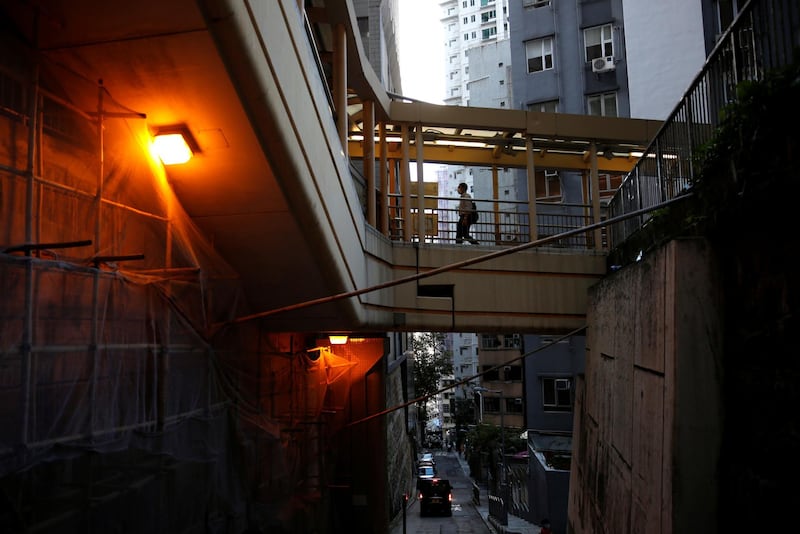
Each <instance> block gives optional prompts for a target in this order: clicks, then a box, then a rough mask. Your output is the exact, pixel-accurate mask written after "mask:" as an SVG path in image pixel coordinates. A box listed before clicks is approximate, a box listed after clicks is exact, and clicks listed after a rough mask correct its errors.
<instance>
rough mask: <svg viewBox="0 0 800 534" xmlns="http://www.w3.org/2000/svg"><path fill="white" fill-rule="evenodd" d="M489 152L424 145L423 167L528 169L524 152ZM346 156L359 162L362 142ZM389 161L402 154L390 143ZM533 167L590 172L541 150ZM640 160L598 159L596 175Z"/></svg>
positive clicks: (578, 156) (352, 144)
mask: <svg viewBox="0 0 800 534" xmlns="http://www.w3.org/2000/svg"><path fill="white" fill-rule="evenodd" d="M492 152H493V151H492V149H491V148H468V147H454V146H442V145H425V150H424V153H423V157H424V158H425V163H443V164H448V165H472V166H480V167H491V166H493V165H496V166H498V167H505V168H512V169H513V168H519V169H524V168H526V167H527V160H526V158H525V152H524V151H522V150H514V151H513V152H512V154H506V153H504V152H500V154H499V155H498V157H494V156H493V154H492ZM348 153H349V154H350V157H353V158H362V157H363V156H364V146H363V143H362V142H361V141H349V142H348ZM387 155H388V157H389V158H390V159H400V158H401V157H402V151H401V147H400V145H399V143H390V144H389V150H388V153H387ZM416 158H417V150H416V147H414V146H410V147H409V159H411V160H416ZM533 161H534V165H535V166H536V167H537V168H541V169H555V170H586V171H589V170H591V161H590V158H586V157H585V156H584V154H583V153H582V152H581V153H575V154H564V153H559V152H553V151H547V150H540V151H536V152H535V153H534V155H533ZM637 161H639V158H636V157H627V158H626V157H614V158H612V159H607V158H597V170H598V171H599V172H612V173H627V172H629V171H630V170H631V169H633V167H634V165H636V162H637Z"/></svg>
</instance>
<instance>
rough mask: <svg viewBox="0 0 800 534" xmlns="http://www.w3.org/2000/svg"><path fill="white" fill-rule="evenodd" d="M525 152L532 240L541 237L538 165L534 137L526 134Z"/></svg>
mask: <svg viewBox="0 0 800 534" xmlns="http://www.w3.org/2000/svg"><path fill="white" fill-rule="evenodd" d="M525 154H526V155H527V156H528V157H527V173H528V218H529V220H530V233H531V235H530V240H531V241H536V240H537V239H539V228H538V225H537V221H536V167H535V166H534V163H533V138H532V137H531V136H530V135H526V136H525Z"/></svg>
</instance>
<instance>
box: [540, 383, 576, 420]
mask: <svg viewBox="0 0 800 534" xmlns="http://www.w3.org/2000/svg"><path fill="white" fill-rule="evenodd" d="M542 407H543V408H544V409H545V410H546V411H555V412H570V411H572V379H571V378H554V377H543V378H542Z"/></svg>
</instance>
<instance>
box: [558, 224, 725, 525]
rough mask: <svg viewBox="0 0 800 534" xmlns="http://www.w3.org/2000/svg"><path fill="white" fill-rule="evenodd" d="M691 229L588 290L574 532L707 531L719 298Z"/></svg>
mask: <svg viewBox="0 0 800 534" xmlns="http://www.w3.org/2000/svg"><path fill="white" fill-rule="evenodd" d="M710 258H711V254H710V252H709V249H708V245H707V243H706V242H705V241H703V240H680V241H672V242H670V243H668V244H667V245H665V246H664V247H663V248H661V249H659V250H658V251H656V252H653V253H652V254H651V255H648V256H646V257H645V258H644V259H643V260H642V261H641V262H639V263H637V264H633V265H631V266H628V267H626V268H624V269H622V270H621V271H619V272H617V273H616V274H614V275H612V276H609V277H607V278H606V279H604V280H603V281H602V282H600V283H598V284H597V285H596V286H594V287H593V288H592V289H591V290H590V292H589V311H588V324H589V329H588V331H587V361H586V374H585V382H584V383H580V384H579V387H578V398H577V401H576V406H575V431H574V437H575V448H574V451H573V453H574V455H573V465H572V471H571V479H570V499H569V512H568V515H569V522H570V527H571V528H572V531H573V532H575V533H578V534H580V533H584V532H585V533H590V532H647V533H648V534H652V533H655V534H658V533H670V532H688V531H692V532H714V531H715V517H716V502H717V497H716V495H717V485H716V481H715V470H716V468H717V460H718V455H719V446H720V434H721V415H720V412H721V408H720V407H721V399H720V390H721V384H720V380H721V376H720V373H719V371H718V369H719V361H718V358H719V357H720V352H721V350H720V349H721V332H720V311H721V310H720V306H719V299H718V289H717V287H718V286H717V283H716V278H715V273H716V268H715V266H714V264H713V262H712V260H711V259H710Z"/></svg>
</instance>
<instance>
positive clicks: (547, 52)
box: [525, 37, 553, 72]
mask: <svg viewBox="0 0 800 534" xmlns="http://www.w3.org/2000/svg"><path fill="white" fill-rule="evenodd" d="M525 55H526V57H527V59H528V72H541V71H543V70H549V69H552V68H553V39H552V37H545V38H544V39H534V40H533V41H528V42H527V43H525Z"/></svg>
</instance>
